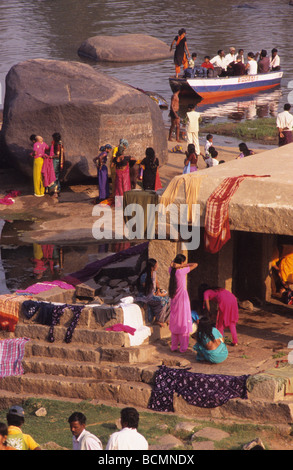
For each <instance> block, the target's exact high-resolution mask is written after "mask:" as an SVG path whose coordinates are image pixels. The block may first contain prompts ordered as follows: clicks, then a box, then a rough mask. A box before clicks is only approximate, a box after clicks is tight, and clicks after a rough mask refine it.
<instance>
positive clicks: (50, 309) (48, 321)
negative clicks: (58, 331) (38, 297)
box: [22, 300, 85, 343]
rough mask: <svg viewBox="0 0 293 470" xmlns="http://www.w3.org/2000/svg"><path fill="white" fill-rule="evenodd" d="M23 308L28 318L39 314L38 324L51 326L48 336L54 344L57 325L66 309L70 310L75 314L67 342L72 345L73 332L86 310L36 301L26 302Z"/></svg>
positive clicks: (66, 335) (67, 334)
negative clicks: (83, 311)
mask: <svg viewBox="0 0 293 470" xmlns="http://www.w3.org/2000/svg"><path fill="white" fill-rule="evenodd" d="M22 307H23V310H22V312H23V314H24V315H25V316H26V317H27V318H29V319H30V318H32V317H33V315H35V314H36V313H38V316H37V319H36V322H37V323H40V324H42V325H48V326H50V329H49V334H48V341H49V342H50V343H53V342H54V341H55V338H54V328H55V326H56V325H58V324H59V323H60V318H61V316H62V315H63V313H64V310H65V309H66V308H69V309H70V310H71V311H72V312H73V319H72V320H71V322H70V325H69V327H68V328H67V331H66V333H65V342H66V343H70V342H71V340H72V335H73V332H74V330H75V328H76V325H77V323H78V320H79V318H80V315H81V313H82V310H83V309H84V307H85V306H84V305H74V304H72V305H68V304H53V303H49V302H39V301H35V300H27V301H24V302H23V304H22Z"/></svg>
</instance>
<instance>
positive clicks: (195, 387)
mask: <svg viewBox="0 0 293 470" xmlns="http://www.w3.org/2000/svg"><path fill="white" fill-rule="evenodd" d="M248 377H249V376H248V375H241V376H238V377H234V376H229V375H214V374H211V375H209V374H197V373H193V372H189V371H188V370H186V369H171V368H169V367H166V366H160V368H159V370H158V371H157V373H156V377H155V385H154V387H153V390H152V394H151V398H150V401H149V404H148V408H149V409H151V410H154V411H165V412H166V411H174V407H173V396H174V393H176V394H177V395H178V396H181V397H182V398H184V400H186V401H187V403H188V404H190V405H194V406H198V407H200V408H216V407H218V406H222V405H224V404H225V403H227V402H228V401H229V400H231V399H233V398H241V399H247V387H246V383H247V379H248Z"/></svg>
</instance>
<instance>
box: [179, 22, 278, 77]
mask: <svg viewBox="0 0 293 470" xmlns="http://www.w3.org/2000/svg"><path fill="white" fill-rule="evenodd" d="M174 45H175V52H174V64H175V74H176V78H178V77H179V75H180V71H181V66H183V72H184V77H186V78H193V77H202V78H213V77H227V76H241V75H256V74H263V73H268V72H272V71H277V70H280V56H279V55H278V50H277V49H276V48H273V49H272V51H271V55H270V56H269V55H268V53H267V50H266V49H262V50H261V51H260V52H257V53H254V52H248V54H247V59H246V60H245V56H244V50H243V49H238V52H237V51H236V48H235V47H234V46H232V47H230V50H229V53H228V54H225V52H224V50H223V49H219V50H218V51H217V54H216V55H215V56H214V57H212V58H211V57H210V56H209V55H206V56H204V59H203V61H202V63H201V64H200V65H199V64H198V63H196V61H197V53H196V52H193V53H192V54H190V52H189V49H188V45H187V39H186V30H185V29H184V28H181V29H180V30H179V31H178V35H177V36H175V38H174V39H173V41H172V44H171V46H170V50H172V48H173V46H174Z"/></svg>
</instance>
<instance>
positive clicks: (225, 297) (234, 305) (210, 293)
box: [200, 285, 239, 346]
mask: <svg viewBox="0 0 293 470" xmlns="http://www.w3.org/2000/svg"><path fill="white" fill-rule="evenodd" d="M200 289H201V292H202V295H203V306H204V308H206V309H207V310H208V312H210V301H212V302H216V303H217V306H218V312H217V321H216V328H217V330H219V331H220V333H221V334H222V335H223V336H224V329H225V328H229V329H230V332H231V335H232V341H233V345H234V346H237V345H238V338H237V331H236V324H237V322H238V320H239V312H238V302H237V299H236V297H235V295H234V294H232V292H230V291H228V290H227V289H223V288H220V287H213V288H210V287H208V286H207V285H203V286H201V287H200Z"/></svg>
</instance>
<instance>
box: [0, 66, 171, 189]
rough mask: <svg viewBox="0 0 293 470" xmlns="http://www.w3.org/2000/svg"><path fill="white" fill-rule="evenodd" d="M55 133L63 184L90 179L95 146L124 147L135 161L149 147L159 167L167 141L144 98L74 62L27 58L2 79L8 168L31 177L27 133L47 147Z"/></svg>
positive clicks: (159, 119)
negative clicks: (62, 150) (58, 140)
mask: <svg viewBox="0 0 293 470" xmlns="http://www.w3.org/2000/svg"><path fill="white" fill-rule="evenodd" d="M54 132H60V133H61V136H62V140H63V142H64V146H65V154H66V173H65V181H68V182H74V183H79V182H81V181H83V180H85V179H86V178H88V177H91V176H96V167H95V166H94V164H93V158H94V157H95V156H96V155H97V152H98V149H99V147H100V146H101V145H104V144H106V143H110V144H112V146H116V145H118V143H119V140H120V139H121V138H125V139H127V140H128V142H129V147H128V149H127V154H128V155H131V156H134V157H135V158H137V159H141V158H142V157H144V155H145V149H146V147H153V148H154V150H155V152H156V155H157V156H158V158H159V160H160V164H163V163H164V162H165V161H166V160H167V157H168V147H167V138H166V133H165V127H164V122H163V118H162V114H161V110H160V108H159V107H158V106H157V104H156V103H155V102H154V101H153V100H152V99H151V98H149V97H148V96H146V95H145V94H144V93H142V92H140V91H138V90H136V89H134V88H133V87H131V86H128V85H126V84H124V83H122V82H120V81H119V80H117V79H114V78H111V77H110V76H108V75H106V74H103V73H100V72H97V71H96V70H94V69H93V68H92V67H91V66H89V65H87V64H82V63H78V62H64V61H58V60H45V59H33V60H28V61H25V62H22V63H19V64H17V65H15V66H13V67H12V68H11V69H10V71H9V73H8V74H7V77H6V94H5V101H4V112H3V128H2V135H3V140H4V143H5V146H6V149H7V152H8V157H9V161H10V163H12V165H13V166H15V167H16V168H18V169H20V170H21V171H22V173H24V174H25V175H27V176H29V177H32V158H31V157H30V156H29V154H30V152H31V145H30V140H29V137H30V135H31V134H37V135H41V136H42V137H43V138H44V141H45V142H46V143H47V144H48V145H49V144H50V142H51V136H52V134H53V133H54Z"/></svg>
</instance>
